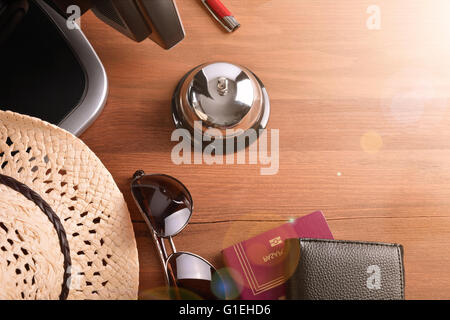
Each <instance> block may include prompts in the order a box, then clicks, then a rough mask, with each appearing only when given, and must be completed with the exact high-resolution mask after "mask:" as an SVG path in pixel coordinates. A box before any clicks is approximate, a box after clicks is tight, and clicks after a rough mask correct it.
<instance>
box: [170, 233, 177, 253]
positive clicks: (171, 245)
mask: <svg viewBox="0 0 450 320" xmlns="http://www.w3.org/2000/svg"><path fill="white" fill-rule="evenodd" d="M169 243H170V248H171V249H172V252H173V253H176V252H177V249H176V248H175V244H174V243H173V239H172V237H169Z"/></svg>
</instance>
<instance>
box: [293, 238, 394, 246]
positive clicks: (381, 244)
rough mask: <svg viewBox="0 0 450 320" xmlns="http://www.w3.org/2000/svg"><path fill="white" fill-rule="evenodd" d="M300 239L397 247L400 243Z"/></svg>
mask: <svg viewBox="0 0 450 320" xmlns="http://www.w3.org/2000/svg"><path fill="white" fill-rule="evenodd" d="M300 241H305V242H321V243H336V244H339V243H341V244H344V243H345V244H363V245H371V246H381V247H397V248H399V247H400V245H398V244H393V243H373V242H364V241H346V240H322V239H301V238H300Z"/></svg>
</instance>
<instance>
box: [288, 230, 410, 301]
mask: <svg viewBox="0 0 450 320" xmlns="http://www.w3.org/2000/svg"><path fill="white" fill-rule="evenodd" d="M285 248H287V250H288V251H289V252H288V253H287V254H288V255H290V256H291V257H295V259H298V264H297V266H296V268H294V271H293V274H292V276H291V277H290V278H289V280H288V281H287V284H286V299H294V300H305V299H306V300H310V299H312V300H319V299H324V300H400V299H404V295H405V294H404V291H405V290H404V288H405V277H404V268H403V247H402V246H401V245H398V244H387V243H375V242H358V241H340V240H319V239H288V240H286V244H285ZM298 257H299V258H298ZM291 262H292V261H291ZM291 273H292V272H291Z"/></svg>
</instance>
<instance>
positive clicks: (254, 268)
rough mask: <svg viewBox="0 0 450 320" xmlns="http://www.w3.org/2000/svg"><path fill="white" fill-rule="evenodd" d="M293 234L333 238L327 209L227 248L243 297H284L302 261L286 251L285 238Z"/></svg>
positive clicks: (226, 257) (228, 262) (228, 263)
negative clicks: (288, 281)
mask: <svg viewBox="0 0 450 320" xmlns="http://www.w3.org/2000/svg"><path fill="white" fill-rule="evenodd" d="M289 238H297V239H298V238H316V239H333V235H332V234H331V231H330V228H329V227H328V224H327V222H326V220H325V217H324V215H323V213H322V212H321V211H316V212H313V213H311V214H309V215H306V216H303V217H300V218H298V219H296V220H294V221H293V222H288V223H285V224H283V225H281V226H279V227H277V228H275V229H272V230H269V231H267V232H264V233H262V234H260V235H257V236H255V237H253V238H250V239H248V240H245V241H242V242H239V243H237V244H235V245H233V246H231V247H228V248H226V249H224V250H223V251H222V255H223V258H224V262H225V265H226V266H227V267H228V268H229V269H230V270H231V272H230V274H231V276H232V277H233V280H234V281H235V282H236V285H237V286H238V287H240V289H241V293H240V299H243V300H253V299H260V300H277V299H284V297H285V285H284V284H285V282H286V280H287V279H288V278H289V277H290V275H291V274H292V273H293V272H294V270H295V269H296V267H297V264H298V259H295V258H294V259H292V257H293V255H292V252H291V253H290V254H289V255H288V254H286V252H285V249H287V248H285V245H284V240H285V239H289ZM287 257H289V260H292V261H287Z"/></svg>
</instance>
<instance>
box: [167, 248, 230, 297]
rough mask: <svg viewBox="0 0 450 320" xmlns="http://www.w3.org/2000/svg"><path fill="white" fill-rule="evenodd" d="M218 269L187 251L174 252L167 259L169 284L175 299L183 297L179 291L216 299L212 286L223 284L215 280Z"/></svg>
mask: <svg viewBox="0 0 450 320" xmlns="http://www.w3.org/2000/svg"><path fill="white" fill-rule="evenodd" d="M215 272H216V270H215V269H214V268H213V267H212V266H211V265H210V264H209V263H208V262H206V261H205V260H203V259H202V258H200V257H198V256H196V255H193V254H191V253H187V252H178V253H174V254H172V255H171V256H170V257H169V260H168V261H167V274H168V277H169V285H170V286H171V287H172V288H179V289H180V290H172V292H173V294H172V298H173V299H183V295H182V294H177V292H181V293H182V292H186V291H187V292H192V293H194V294H196V295H198V296H200V297H201V298H203V299H208V300H215V299H217V297H216V295H215V294H214V293H213V288H212V286H221V285H222V284H221V283H218V282H217V281H214V278H216V277H214V274H215Z"/></svg>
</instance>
